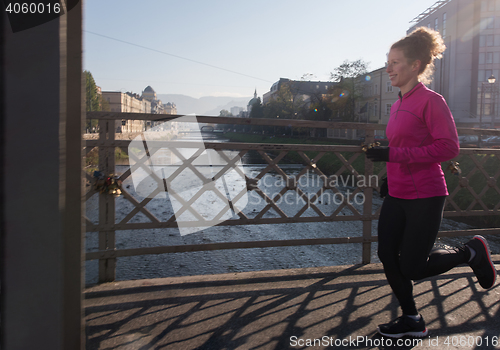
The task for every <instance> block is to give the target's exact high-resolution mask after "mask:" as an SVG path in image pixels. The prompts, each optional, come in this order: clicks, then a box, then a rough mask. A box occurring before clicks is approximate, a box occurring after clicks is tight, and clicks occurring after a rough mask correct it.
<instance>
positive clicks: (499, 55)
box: [493, 52, 500, 76]
mask: <svg viewBox="0 0 500 350" xmlns="http://www.w3.org/2000/svg"><path fill="white" fill-rule="evenodd" d="M493 63H500V52H493ZM495 76H496V75H495Z"/></svg>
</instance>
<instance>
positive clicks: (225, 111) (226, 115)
mask: <svg viewBox="0 0 500 350" xmlns="http://www.w3.org/2000/svg"><path fill="white" fill-rule="evenodd" d="M232 116H233V115H232V114H231V112H229V111H228V110H227V109H223V110H221V111H220V113H219V117H232Z"/></svg>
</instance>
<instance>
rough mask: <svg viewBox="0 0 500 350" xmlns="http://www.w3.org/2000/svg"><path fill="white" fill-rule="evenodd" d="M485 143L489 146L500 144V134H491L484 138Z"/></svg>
mask: <svg viewBox="0 0 500 350" xmlns="http://www.w3.org/2000/svg"><path fill="white" fill-rule="evenodd" d="M483 145H485V146H487V147H493V146H500V136H490V137H488V138H486V139H484V141H483Z"/></svg>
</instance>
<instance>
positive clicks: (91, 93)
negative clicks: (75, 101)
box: [83, 70, 101, 112]
mask: <svg viewBox="0 0 500 350" xmlns="http://www.w3.org/2000/svg"><path fill="white" fill-rule="evenodd" d="M83 75H84V77H85V110H86V111H87V112H89V111H100V110H101V104H100V98H99V95H98V93H97V86H96V84H95V80H94V77H93V76H92V73H90V72H89V71H86V70H85V71H83Z"/></svg>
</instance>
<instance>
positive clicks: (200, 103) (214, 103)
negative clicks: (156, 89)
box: [157, 94, 252, 115]
mask: <svg viewBox="0 0 500 350" xmlns="http://www.w3.org/2000/svg"><path fill="white" fill-rule="evenodd" d="M157 98H158V99H159V100H161V102H162V103H167V102H173V103H175V105H176V106H177V113H178V114H192V113H194V114H197V115H219V113H220V111H221V110H222V109H227V110H228V111H229V110H230V109H231V107H234V106H237V107H242V108H244V109H245V110H246V108H247V104H248V101H250V99H251V98H252V97H251V96H249V97H228V96H220V97H215V96H205V97H200V98H194V97H190V96H186V95H179V94H157Z"/></svg>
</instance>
